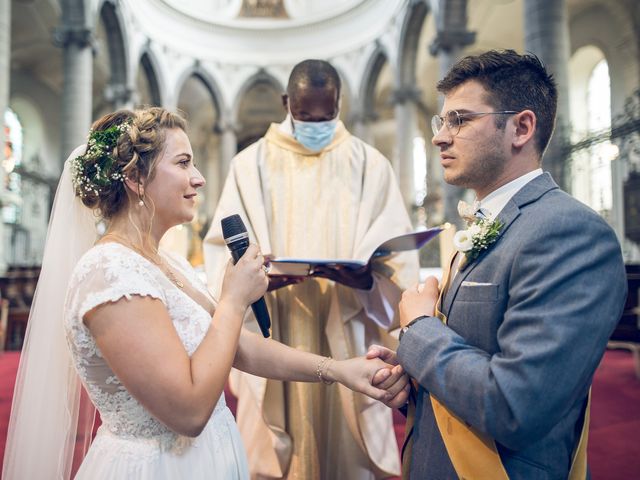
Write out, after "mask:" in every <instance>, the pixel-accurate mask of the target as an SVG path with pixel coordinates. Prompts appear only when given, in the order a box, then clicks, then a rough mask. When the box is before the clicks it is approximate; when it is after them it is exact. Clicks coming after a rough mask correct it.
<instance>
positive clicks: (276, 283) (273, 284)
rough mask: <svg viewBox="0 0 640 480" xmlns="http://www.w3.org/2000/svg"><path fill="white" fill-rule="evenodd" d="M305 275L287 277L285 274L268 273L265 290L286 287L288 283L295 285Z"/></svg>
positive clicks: (302, 279) (302, 280) (301, 280)
mask: <svg viewBox="0 0 640 480" xmlns="http://www.w3.org/2000/svg"><path fill="white" fill-rule="evenodd" d="M305 278H306V277H288V276H285V275H273V276H272V275H269V286H268V287H267V292H271V291H273V290H277V289H279V288H282V287H286V286H288V285H296V284H298V283H302V282H304V279H305Z"/></svg>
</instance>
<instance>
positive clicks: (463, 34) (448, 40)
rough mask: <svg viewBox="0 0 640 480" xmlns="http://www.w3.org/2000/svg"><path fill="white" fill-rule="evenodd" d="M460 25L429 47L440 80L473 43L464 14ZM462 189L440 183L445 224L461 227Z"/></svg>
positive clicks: (473, 37)
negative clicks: (460, 203)
mask: <svg viewBox="0 0 640 480" xmlns="http://www.w3.org/2000/svg"><path fill="white" fill-rule="evenodd" d="M462 20H464V21H463V22H462V21H461V22H460V24H458V25H455V26H453V27H451V29H449V30H445V29H443V30H441V31H439V32H438V34H437V36H436V38H435V40H434V41H433V43H432V44H431V45H430V46H429V52H430V53H431V54H432V55H434V56H437V58H438V63H439V67H440V78H443V77H444V76H445V75H446V74H447V73H448V72H449V70H450V69H451V67H453V65H454V64H455V63H456V62H457V61H458V60H459V59H460V55H461V53H462V50H463V49H464V47H466V46H467V45H471V44H472V43H473V42H474V41H475V37H476V34H475V32H469V31H467V30H466V27H465V25H466V13H465V17H464V18H463V19H462ZM443 102H444V99H443V98H442V97H440V99H439V105H440V107H442V104H443ZM463 194H464V189H463V188H460V187H456V186H454V185H449V184H448V183H447V182H445V181H444V180H443V182H442V204H443V210H444V211H443V218H444V221H445V222H450V223H453V224H456V225H457V226H458V227H462V226H463V225H462V220H461V219H460V216H459V215H458V201H459V200H460V199H461V198H462V195H463Z"/></svg>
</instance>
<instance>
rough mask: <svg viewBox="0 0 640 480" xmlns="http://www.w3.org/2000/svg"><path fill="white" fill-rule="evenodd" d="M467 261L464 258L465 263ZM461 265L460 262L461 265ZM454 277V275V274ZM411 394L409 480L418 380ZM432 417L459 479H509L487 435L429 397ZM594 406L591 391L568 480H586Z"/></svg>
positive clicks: (405, 466)
mask: <svg viewBox="0 0 640 480" xmlns="http://www.w3.org/2000/svg"><path fill="white" fill-rule="evenodd" d="M455 258H456V255H455V254H454V255H453V257H452V258H451V261H450V262H449V267H448V268H447V271H446V273H445V276H444V279H443V282H442V288H441V289H440V296H439V298H438V301H437V302H436V312H435V314H436V317H438V318H439V319H440V320H441V321H442V323H444V324H445V325H446V324H447V317H446V315H444V314H443V313H442V312H441V311H440V305H441V302H442V298H443V296H444V294H445V293H446V291H447V290H448V288H449V283H450V281H451V279H452V275H451V270H452V266H453V264H454V261H455ZM464 261H465V259H464V258H463V259H462V262H464ZM462 262H461V263H462ZM454 275H455V274H454ZM413 382H414V385H413V388H415V391H412V395H411V396H410V399H409V405H408V410H407V423H406V427H405V428H406V430H405V441H404V445H403V447H402V478H403V480H408V479H409V470H410V466H411V453H412V452H411V450H412V447H413V425H414V422H415V401H416V396H415V393H416V392H417V385H416V384H415V381H413ZM430 398H431V406H432V408H433V414H434V416H435V418H436V424H437V425H438V430H439V431H440V435H441V436H442V440H443V442H444V445H445V448H446V449H447V454H448V455H449V459H450V460H451V463H452V465H453V468H454V469H455V471H456V473H457V474H458V477H459V478H460V479H462V480H465V479H466V480H476V479H477V480H485V479H486V480H509V476H508V475H507V471H506V470H505V468H504V465H503V464H502V460H501V459H500V455H499V454H498V450H497V448H496V444H495V441H494V440H493V439H492V438H491V437H489V436H488V435H485V434H484V433H482V432H480V431H478V430H477V429H475V428H473V427H472V426H471V425H469V424H467V423H466V422H464V421H463V420H462V419H460V418H459V417H458V416H456V415H455V414H454V413H453V412H451V411H450V410H449V409H448V408H447V407H446V406H444V405H443V404H442V403H440V402H439V401H438V400H437V399H436V398H435V397H434V396H433V395H430ZM590 405H591V390H589V396H588V400H587V406H586V410H585V414H584V423H583V425H582V432H581V434H580V439H579V441H578V444H577V446H576V449H575V450H574V453H573V460H572V463H571V470H570V471H569V477H568V479H569V480H584V479H585V478H586V477H587V441H588V436H589V409H590Z"/></svg>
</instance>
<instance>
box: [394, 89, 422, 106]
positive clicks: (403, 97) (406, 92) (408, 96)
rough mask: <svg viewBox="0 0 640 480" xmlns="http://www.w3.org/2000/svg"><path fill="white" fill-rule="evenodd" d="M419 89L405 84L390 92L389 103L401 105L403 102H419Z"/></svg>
mask: <svg viewBox="0 0 640 480" xmlns="http://www.w3.org/2000/svg"><path fill="white" fill-rule="evenodd" d="M420 93H421V92H420V89H419V88H417V87H415V86H409V85H405V86H403V87H400V88H397V89H395V90H394V91H393V92H391V99H390V100H391V103H392V104H393V105H402V104H404V103H407V102H410V103H416V104H417V103H420V102H421V98H420Z"/></svg>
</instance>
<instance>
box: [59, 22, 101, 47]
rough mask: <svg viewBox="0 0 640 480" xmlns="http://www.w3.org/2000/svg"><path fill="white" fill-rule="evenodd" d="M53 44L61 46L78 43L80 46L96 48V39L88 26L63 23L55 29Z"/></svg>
mask: <svg viewBox="0 0 640 480" xmlns="http://www.w3.org/2000/svg"><path fill="white" fill-rule="evenodd" d="M53 44H54V45H55V46H56V47H60V48H66V47H67V46H69V45H76V46H78V47H80V48H87V47H91V48H92V49H94V48H95V45H96V41H95V37H94V35H93V31H91V29H89V28H87V27H72V26H69V25H63V26H62V27H58V28H56V29H55V30H54V31H53Z"/></svg>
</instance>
